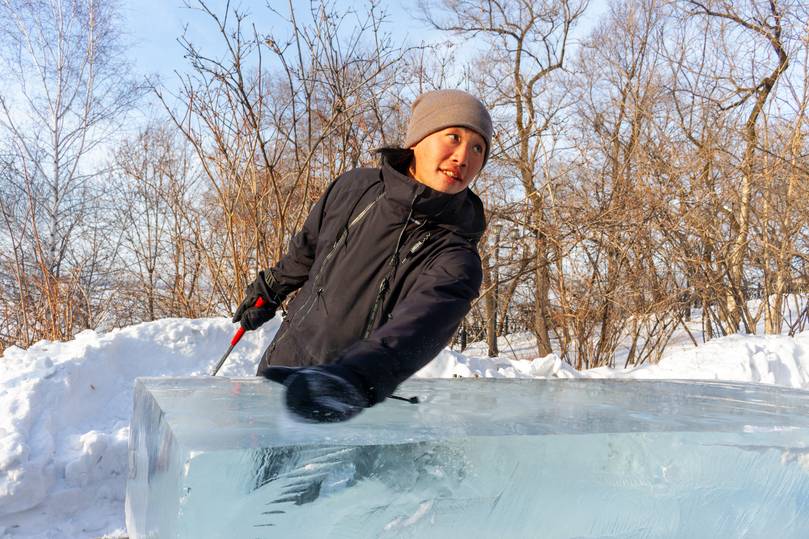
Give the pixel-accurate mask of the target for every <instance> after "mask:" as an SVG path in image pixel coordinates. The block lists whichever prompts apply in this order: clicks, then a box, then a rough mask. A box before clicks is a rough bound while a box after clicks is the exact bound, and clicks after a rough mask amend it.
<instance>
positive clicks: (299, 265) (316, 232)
mask: <svg viewBox="0 0 809 539" xmlns="http://www.w3.org/2000/svg"><path fill="white" fill-rule="evenodd" d="M339 180H340V178H337V180H335V181H334V182H332V183H331V184H330V185H329V187H328V188H327V189H326V192H325V193H323V196H321V197H320V199H319V200H318V201H317V202H316V203H315V205H314V206H312V209H311V210H309V215H308V216H307V217H306V221H305V222H304V224H303V228H301V230H300V231H298V233H297V234H295V235H294V236H293V237H292V239H291V240H290V242H289V245H288V246H287V250H286V253H285V254H284V256H282V257H281V260H279V261H278V263H277V264H276V265H275V266H273V267H272V268H271V269H270V274H271V275H272V281H270V279H268V280H267V284H268V285H269V287H270V289H271V290H272V291H273V292H274V293H275V294H277V295H278V296H280V297H281V298H285V297H286V296H287V295H288V294H289V293H290V292H293V291H295V290H297V289H298V288H300V287H301V286H303V284H304V283H305V282H306V280H307V279H308V278H309V270H310V269H311V267H312V263H313V262H314V260H315V254H316V251H317V241H318V237H319V236H320V228H321V225H322V224H323V217H324V215H325V214H326V209H327V203H328V201H329V197H330V195H331V194H332V191H334V186H335V185H337V182H338V181H339Z"/></svg>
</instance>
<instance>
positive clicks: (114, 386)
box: [0, 318, 809, 539]
mask: <svg viewBox="0 0 809 539" xmlns="http://www.w3.org/2000/svg"><path fill="white" fill-rule="evenodd" d="M234 328H235V326H234V325H233V324H231V323H230V322H229V320H227V319H224V318H210V319H198V320H186V319H166V320H160V321H157V322H150V323H144V324H139V325H136V326H131V327H127V328H124V329H120V330H114V331H111V332H109V333H104V334H98V333H95V332H93V331H85V332H82V333H80V334H79V335H77V336H76V338H75V339H74V340H72V341H70V342H66V343H59V342H46V341H43V342H40V343H37V344H36V345H34V346H32V347H31V348H29V349H28V350H20V349H17V348H11V349H9V350H7V351H6V353H5V354H4V355H3V357H2V358H0V410H2V415H0V537H2V538H6V537H8V538H11V537H13V538H34V537H37V538H60V539H61V538H75V539H85V538H88V539H94V538H98V537H118V536H122V535H124V534H125V531H124V509H123V507H124V489H125V482H126V475H127V455H126V450H127V439H128V435H129V418H130V414H131V407H132V387H133V382H134V379H135V378H136V377H138V376H162V375H170V376H197V375H205V374H207V373H208V372H209V371H210V369H211V368H212V367H213V365H214V364H215V363H216V361H217V360H218V359H219V357H220V356H221V354H222V353H223V352H224V350H225V349H226V348H227V345H228V343H229V341H230V337H231V335H232V334H233V331H234ZM276 329H277V322H275V321H274V322H272V323H270V324H267V326H266V327H265V328H262V329H261V330H259V331H257V332H253V333H248V334H247V335H246V336H245V338H244V339H242V342H240V343H239V345H238V346H237V347H236V349H235V350H234V352H233V354H231V357H230V359H229V360H228V363H227V364H226V365H225V366H224V367H223V369H222V371H221V374H222V375H224V376H251V375H252V374H253V373H254V371H255V365H256V363H257V361H258V357H259V355H260V354H261V351H262V350H263V348H264V346H265V345H266V344H267V343H268V342H269V341H270V339H271V337H272V335H273V333H274V332H275V330H276ZM500 349H501V350H503V354H504V355H503V357H500V358H487V357H485V355H486V353H485V352H486V348H485V346H483V345H481V344H476V345H473V346H471V347H470V348H468V349H467V350H466V351H465V353H464V354H463V355H462V354H460V353H458V352H454V351H451V350H444V351H443V352H442V353H441V354H440V355H439V356H438V357H437V358H436V359H435V360H434V361H433V362H432V363H430V364H429V365H428V366H427V367H425V368H424V369H423V370H422V371H421V372H420V373H419V374H418V376H422V377H453V376H463V377H472V376H481V377H506V378H519V377H521V378H526V377H527V378H544V377H556V378H574V377H592V378H680V379H683V378H686V379H717V380H735V381H752V382H762V383H769V384H778V385H784V386H790V387H797V388H805V389H809V331H807V332H804V333H800V334H798V335H797V336H796V337H794V338H793V337H787V336H738V335H734V336H730V337H725V338H722V339H716V340H713V341H711V342H709V343H707V344H704V345H701V346H699V347H694V346H693V344H691V343H690V340H689V339H687V338H682V339H675V340H674V344H673V345H672V346H670V348H669V350H668V351H667V355H666V356H665V357H664V359H663V360H662V361H661V362H660V363H659V364H657V365H652V366H644V367H641V368H637V369H629V370H612V369H593V370H590V371H584V372H578V371H576V370H575V369H573V368H571V367H570V366H568V365H567V364H565V363H562V362H561V361H560V360H559V359H558V358H557V357H555V356H553V355H551V356H548V357H545V358H532V353H533V341H532V340H531V339H530V338H529V337H527V336H526V335H513V336H510V337H509V338H503V339H502V340H501V344H500ZM507 355H508V356H511V358H514V357H516V358H520V359H511V358H509V357H506V356H507Z"/></svg>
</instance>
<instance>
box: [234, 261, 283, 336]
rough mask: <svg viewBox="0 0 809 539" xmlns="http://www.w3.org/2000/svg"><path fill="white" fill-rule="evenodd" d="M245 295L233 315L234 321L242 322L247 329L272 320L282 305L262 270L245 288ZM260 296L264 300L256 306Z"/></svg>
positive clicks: (250, 329)
mask: <svg viewBox="0 0 809 539" xmlns="http://www.w3.org/2000/svg"><path fill="white" fill-rule="evenodd" d="M244 294H245V297H244V299H243V300H242V303H241V304H240V305H239V308H238V309H236V313H235V314H234V315H233V321H234V322H241V324H242V327H243V328H244V329H245V330H247V331H252V330H254V329H257V328H258V327H260V326H261V325H262V324H264V323H265V322H268V321H270V320H271V319H272V318H273V317H274V316H275V311H276V310H277V309H278V307H279V306H280V305H281V300H280V298H279V297H278V296H277V295H276V294H275V293H274V292H273V291H272V290H271V289H270V287H269V285H268V284H267V279H266V277H265V273H264V272H263V271H260V272H259V273H258V277H256V280H255V281H253V282H252V283H250V284H249V285H247V288H245V290H244ZM258 298H262V299H263V300H264V304H263V305H262V306H261V307H256V301H258Z"/></svg>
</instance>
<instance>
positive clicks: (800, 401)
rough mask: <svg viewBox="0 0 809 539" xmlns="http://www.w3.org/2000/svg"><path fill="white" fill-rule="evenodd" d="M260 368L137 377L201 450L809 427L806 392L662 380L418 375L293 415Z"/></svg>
mask: <svg viewBox="0 0 809 539" xmlns="http://www.w3.org/2000/svg"><path fill="white" fill-rule="evenodd" d="M283 391H284V388H283V387H282V386H280V385H278V384H275V383H272V382H269V381H267V380H264V379H260V378H249V379H228V378H210V377H201V378H140V379H138V380H137V382H136V388H135V399H136V401H137V400H138V399H143V398H147V399H149V398H151V399H154V402H155V404H156V405H157V408H158V409H159V410H160V413H161V415H162V416H163V417H162V420H163V421H165V422H166V424H167V426H168V427H169V428H170V429H171V431H172V432H173V434H174V436H175V437H176V440H177V441H178V442H179V443H181V444H183V445H185V446H186V447H190V448H193V449H194V450H197V451H206V450H221V449H235V448H250V447H275V446H288V445H293V444H301V443H306V444H320V443H322V444H351V445H358V444H360V445H368V444H395V443H411V442H418V441H425V440H441V439H452V438H463V437H469V436H511V435H517V436H519V435H532V436H535V435H544V434H548V435H553V434H599V433H631V432H756V431H764V432H767V431H774V430H804V429H808V428H809V392H807V391H802V390H795V389H789V388H782V387H774V386H765V385H758V384H742V383H727V382H696V381H692V380H689V381H659V380H593V379H587V380H503V379H496V380H495V379H475V380H473V379H463V380H412V381H409V382H407V383H405V384H403V385H402V386H401V387H400V388H399V391H398V392H397V393H398V394H399V395H404V396H408V397H410V396H414V395H415V396H418V397H419V399H420V401H421V402H420V403H419V404H415V405H414V404H409V403H405V402H401V401H395V400H390V399H389V400H387V401H385V402H383V403H381V404H379V405H377V406H376V407H374V408H371V409H369V410H367V411H365V412H364V413H362V414H360V415H359V416H358V417H357V418H355V419H353V420H351V421H348V422H346V423H341V424H325V425H315V424H307V423H301V422H298V421H296V420H294V419H293V418H292V416H290V414H289V413H288V412H287V411H286V410H285V409H284V406H283V399H282V396H283Z"/></svg>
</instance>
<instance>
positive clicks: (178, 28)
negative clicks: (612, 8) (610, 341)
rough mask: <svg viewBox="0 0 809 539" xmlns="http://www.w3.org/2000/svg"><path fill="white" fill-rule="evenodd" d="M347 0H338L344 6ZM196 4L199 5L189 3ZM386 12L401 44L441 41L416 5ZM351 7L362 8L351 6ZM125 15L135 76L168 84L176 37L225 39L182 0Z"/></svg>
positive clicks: (254, 7) (410, 0)
mask: <svg viewBox="0 0 809 539" xmlns="http://www.w3.org/2000/svg"><path fill="white" fill-rule="evenodd" d="M345 1H346V0H339V1H338V4H344V3H345ZM269 2H270V3H272V4H273V5H277V6H278V8H277V9H278V10H279V11H281V12H282V13H286V12H287V11H288V8H287V2H286V0H269ZM189 3H191V4H195V3H196V2H195V0H189ZM208 3H209V5H210V7H211V8H212V9H214V10H217V11H218V12H220V13H221V12H222V11H223V10H224V6H225V4H226V2H225V0H209V2H208ZM381 4H382V7H383V8H384V10H385V11H386V12H387V13H388V18H389V20H390V21H391V24H388V25H387V27H386V30H387V31H388V32H391V33H393V38H394V40H395V41H396V42H397V43H401V42H404V41H406V42H407V43H408V44H411V45H412V44H417V43H419V42H422V41H427V42H430V41H434V40H438V39H440V38H441V37H442V36H441V35H440V33H439V32H437V31H435V30H432V29H431V28H428V27H427V26H426V25H424V24H423V23H421V22H419V21H418V20H416V18H415V17H414V16H413V14H414V13H416V12H417V11H418V3H417V1H416V0H404V1H401V2H400V1H395V0H382V1H381ZM231 5H235V6H240V7H241V8H243V9H247V10H248V11H250V13H251V14H253V15H254V18H255V20H256V22H257V23H258V25H259V31H265V32H266V31H270V32H277V33H279V34H281V35H285V34H286V33H287V30H286V28H285V25H284V23H283V22H282V21H280V20H278V19H276V20H273V19H272V18H271V17H269V11H268V9H267V8H266V2H265V0H241V1H233V2H231ZM293 5H295V9H296V11H297V12H298V13H299V14H301V15H302V14H305V13H306V12H307V11H308V8H309V1H308V0H293ZM350 5H358V4H355V3H354V2H351V4H350ZM606 5H607V1H606V0H591V2H590V6H589V8H588V11H587V14H586V19H585V21H584V23H583V24H582V25H581V27H582V28H580V31H583V30H584V31H586V29H587V28H589V27H591V26H592V25H593V24H594V22H595V21H596V20H597V19H598V18H599V16H600V15H601V14H602V13H603V12H604V11H605V8H606ZM121 6H122V15H123V18H124V21H125V28H126V31H127V33H128V38H129V41H130V42H131V43H132V46H131V49H130V51H131V52H130V58H131V60H132V61H133V63H134V68H135V70H136V72H137V73H138V74H140V75H147V74H158V75H160V77H161V78H162V79H163V81H164V82H165V83H170V81H171V80H172V79H173V78H174V77H175V76H174V70H178V71H180V72H183V71H185V70H186V69H187V66H188V64H187V62H186V60H184V59H183V50H182V47H181V46H180V44H179V43H178V42H177V38H178V37H180V36H181V35H182V34H183V29H184V28H186V27H187V32H188V35H189V36H190V37H191V40H192V41H193V42H194V43H195V44H196V45H199V46H201V47H202V48H203V50H216V49H217V47H218V46H220V39H219V38H218V37H217V36H216V35H215V33H214V32H213V29H212V26H211V23H210V22H209V19H208V18H207V16H205V15H202V14H200V13H198V12H196V11H195V10H191V9H188V8H186V7H184V6H183V2H182V1H181V0H121Z"/></svg>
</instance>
